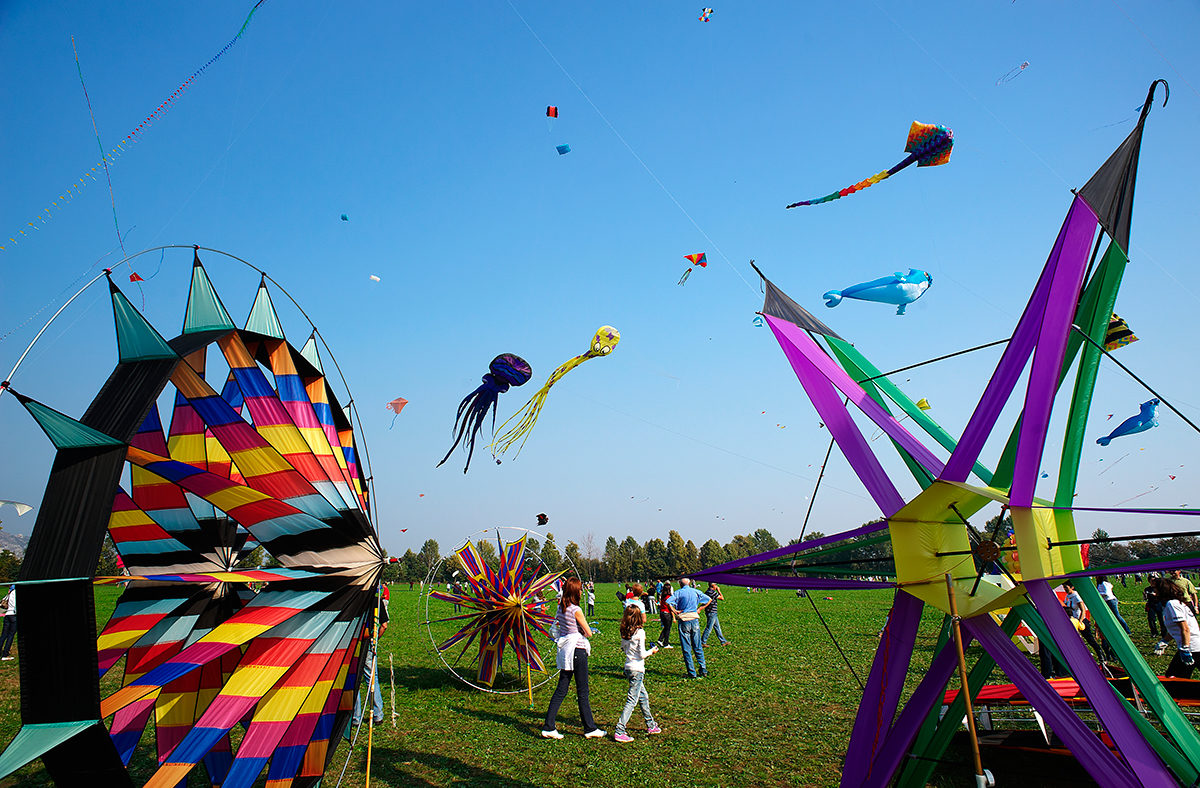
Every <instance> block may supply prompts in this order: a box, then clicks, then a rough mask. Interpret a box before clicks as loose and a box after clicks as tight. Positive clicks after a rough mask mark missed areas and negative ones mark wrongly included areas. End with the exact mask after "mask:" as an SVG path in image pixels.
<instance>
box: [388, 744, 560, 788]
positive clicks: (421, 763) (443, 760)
mask: <svg viewBox="0 0 1200 788" xmlns="http://www.w3.org/2000/svg"><path fill="white" fill-rule="evenodd" d="M372 761H373V764H374V767H373V776H375V775H377V776H378V779H379V780H380V784H381V785H445V784H447V782H454V783H458V782H463V783H466V784H468V785H472V786H475V785H486V786H494V787H495V788H538V786H539V784H538V783H531V782H529V781H527V780H518V779H514V778H512V777H505V776H503V775H500V774H497V773H496V772H493V771H489V770H488V769H483V768H481V767H478V766H473V765H471V764H469V763H467V762H466V761H463V760H461V759H459V758H455V757H452V756H449V755H439V754H436V753H428V752H416V751H414V750H406V749H402V748H398V747H376V748H375V754H374V758H373V759H372ZM405 767H413V768H405ZM429 771H432V772H435V773H436V774H437V775H438V777H440V778H445V777H448V778H449V780H447V779H438V777H435V778H433V779H435V780H436V782H434V781H431V779H429V778H427V777H425V776H422V772H426V773H427V772H429Z"/></svg>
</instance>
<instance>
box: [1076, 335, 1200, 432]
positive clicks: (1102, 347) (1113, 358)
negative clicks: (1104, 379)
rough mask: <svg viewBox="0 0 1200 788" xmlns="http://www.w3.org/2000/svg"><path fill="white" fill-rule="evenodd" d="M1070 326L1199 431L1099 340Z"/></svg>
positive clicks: (1194, 428)
mask: <svg viewBox="0 0 1200 788" xmlns="http://www.w3.org/2000/svg"><path fill="white" fill-rule="evenodd" d="M1071 328H1072V329H1074V330H1075V331H1076V332H1078V333H1079V336H1081V337H1083V338H1084V339H1086V340H1087V341H1088V342H1090V343H1091V344H1092V345H1094V346H1095V347H1096V348H1097V349H1098V350H1099V351H1100V352H1101V353H1103V354H1104V355H1105V356H1107V357H1108V358H1109V359H1111V360H1112V362H1113V363H1114V364H1116V365H1117V366H1118V367H1120V368H1121V369H1122V370H1123V371H1124V372H1125V374H1126V375H1129V377H1131V378H1133V379H1134V380H1136V381H1137V382H1138V383H1140V384H1141V386H1142V388H1144V389H1145V390H1146V391H1148V392H1150V393H1151V394H1153V395H1154V396H1155V397H1156V398H1157V399H1158V401H1159V402H1161V403H1162V404H1164V405H1166V406H1167V407H1168V408H1170V409H1171V412H1172V413H1174V414H1175V415H1176V416H1178V417H1179V418H1181V419H1183V421H1184V423H1186V424H1187V425H1188V426H1189V427H1191V428H1192V429H1193V430H1195V431H1196V432H1198V433H1200V427H1197V426H1196V425H1195V423H1193V422H1192V420H1191V419H1189V418H1188V417H1187V416H1184V415H1183V413H1182V412H1180V410H1179V408H1177V407H1175V406H1174V405H1172V404H1171V402H1170V400H1168V399H1167V398H1166V397H1164V396H1163V395H1162V394H1159V393H1158V392H1157V391H1155V390H1154V389H1152V388H1150V384H1149V383H1147V382H1146V381H1144V380H1142V379H1141V378H1140V377H1138V376H1137V374H1136V373H1134V371H1133V370H1131V369H1130V368H1129V367H1127V366H1125V365H1124V364H1122V363H1121V362H1120V361H1118V360H1117V358H1116V357H1115V356H1114V355H1113V354H1112V353H1110V352H1109V351H1108V350H1106V349H1105V347H1104V346H1103V345H1101V344H1100V343H1099V342H1097V341H1096V340H1094V339H1092V338H1091V337H1090V336H1088V335H1087V332H1086V331H1084V330H1083V329H1081V328H1080V327H1079V326H1077V325H1075V324H1074V323H1072V324H1071Z"/></svg>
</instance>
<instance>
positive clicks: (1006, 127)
mask: <svg viewBox="0 0 1200 788" xmlns="http://www.w3.org/2000/svg"><path fill="white" fill-rule="evenodd" d="M871 4H872V5H874V6H875V10H877V11H879V13H881V14H883V15H884V16H885V17H887V19H888V21H889V22H891V23H892V25H893V26H894V27H895V28H896V29H897V30H899V31H900V32H901V33H903V34H904V35H905V36H907V37H908V40H909V41H911V42H912V43H913V44H914V45H915V46H916V47H917V49H920V50H921V51H922V52H924V53H925V56H926V57H928V58H929V60H930V61H931V62H932V63H933V64H934V65H935V66H937V67H938V68H939V69H941V71H942V73H943V74H945V75H946V76H947V77H949V78H950V79H951V80H953V82H954V84H956V85H958V87H959V88H961V89H962V91H963V92H964V93H966V94H967V96H968V97H969V98H970V99H971V100H972V101H974V102H975V103H976V104H978V105H979V106H980V108H982V109H983V111H984V112H986V113H987V114H989V115H991V116H992V120H994V121H996V123H998V124H999V125H1000V127H1001V128H1002V129H1004V130H1005V131H1007V132H1008V133H1009V135H1011V136H1012V137H1013V139H1015V140H1016V141H1017V142H1019V143H1021V145H1023V146H1024V147H1025V149H1026V150H1027V151H1029V152H1030V153H1032V154H1033V157H1034V158H1035V159H1037V160H1038V161H1040V162H1041V163H1042V166H1044V167H1045V168H1046V169H1047V170H1048V171H1049V172H1050V174H1051V175H1053V176H1054V177H1055V178H1058V180H1059V182H1060V183H1062V185H1063V186H1066V187H1067V188H1068V189H1069V188H1071V184H1070V183H1068V182H1067V180H1066V179H1065V178H1063V177H1062V176H1061V175H1059V174H1058V170H1056V169H1054V168H1053V167H1052V166H1050V163H1049V162H1048V161H1046V160H1045V159H1043V158H1042V155H1041V154H1040V153H1038V152H1037V151H1036V150H1035V149H1034V148H1033V146H1032V145H1030V144H1029V143H1028V142H1026V141H1025V139H1024V138H1023V137H1022V136H1021V135H1019V134H1017V132H1015V131H1013V129H1012V128H1011V127H1010V126H1009V125H1008V124H1007V123H1005V122H1004V121H1003V120H1001V119H1000V117H999V116H998V115H997V114H996V113H995V112H992V110H991V108H990V107H988V106H987V105H986V104H984V103H983V102H982V101H981V100H980V99H979V98H978V97H977V96H976V95H975V94H974V93H972V92H971V89H970V88H968V87H967V86H966V85H965V84H963V82H962V80H960V79H959V78H958V77H957V76H955V75H954V74H953V73H952V72H951V71H950V70H949V69H948V68H946V67H945V66H943V65H942V63H941V61H939V60H938V59H937V58H936V57H934V56H933V53H932V52H930V51H929V50H928V49H926V48H925V46H924V45H923V44H922V43H921V42H920V41H918V40H917V39H916V37H915V36H913V34H912V33H910V32H908V30H906V29H905V28H904V26H903V25H901V24H900V23H899V22H898V21H896V18H895V17H893V16H892V15H891V14H889V13H888V12H887V11H886V10H885V9H884V8H883V7H882V6H880V5H879V3H878V2H876V0H871Z"/></svg>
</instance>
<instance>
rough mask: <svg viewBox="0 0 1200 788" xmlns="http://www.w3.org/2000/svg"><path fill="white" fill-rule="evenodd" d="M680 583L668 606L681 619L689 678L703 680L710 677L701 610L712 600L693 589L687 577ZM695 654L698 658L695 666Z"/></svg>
mask: <svg viewBox="0 0 1200 788" xmlns="http://www.w3.org/2000/svg"><path fill="white" fill-rule="evenodd" d="M679 582H680V586H679V590H678V591H676V592H675V593H674V594H672V595H671V596H670V597H669V598H668V599H667V606H668V607H670V608H671V613H672V614H673V615H674V616H675V618H677V619H679V642H680V644H681V645H682V646H683V664H684V667H686V668H687V674H688V677H689V678H693V679H694V678H697V676H699V677H701V678H702V677H704V676H707V675H708V666H707V665H705V664H704V644H703V643H701V642H700V610H701V608H704V607H707V606H708V605H709V604H711V603H712V598H711V597H709V596H708V595H706V594H701V593H700V592H699V591H697V590H696V589H694V588H692V581H691V580H690V579H689V578H686V577H685V578H683V579H682V580H680V581H679ZM693 652H694V653H695V657H696V662H695V665H694V666H693V664H692V654H693ZM697 668H699V670H698V671H697Z"/></svg>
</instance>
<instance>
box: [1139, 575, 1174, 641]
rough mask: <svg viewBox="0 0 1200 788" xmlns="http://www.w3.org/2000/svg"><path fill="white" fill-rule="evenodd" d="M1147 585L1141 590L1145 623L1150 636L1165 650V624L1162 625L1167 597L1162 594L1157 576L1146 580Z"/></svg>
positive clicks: (1166, 636)
mask: <svg viewBox="0 0 1200 788" xmlns="http://www.w3.org/2000/svg"><path fill="white" fill-rule="evenodd" d="M1148 583H1149V584H1148V585H1147V586H1146V587H1145V588H1143V589H1142V599H1143V600H1145V603H1146V604H1145V607H1146V623H1147V624H1148V625H1149V626H1150V634H1151V635H1153V636H1155V637H1157V638H1158V642H1159V643H1160V644H1161V645H1162V646H1163V647H1164V648H1165V647H1166V641H1167V638H1168V637H1169V636H1168V635H1167V627H1166V624H1165V623H1163V607H1164V605H1166V601H1167V596H1166V594H1164V593H1163V589H1162V580H1161V579H1160V578H1158V577H1157V576H1151V577H1149V578H1148Z"/></svg>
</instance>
